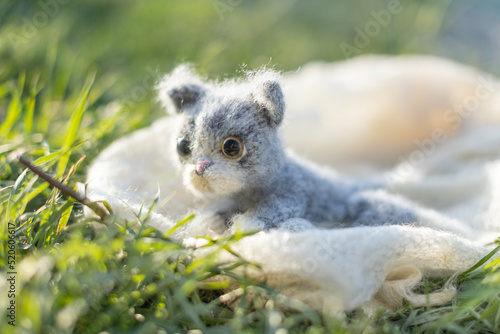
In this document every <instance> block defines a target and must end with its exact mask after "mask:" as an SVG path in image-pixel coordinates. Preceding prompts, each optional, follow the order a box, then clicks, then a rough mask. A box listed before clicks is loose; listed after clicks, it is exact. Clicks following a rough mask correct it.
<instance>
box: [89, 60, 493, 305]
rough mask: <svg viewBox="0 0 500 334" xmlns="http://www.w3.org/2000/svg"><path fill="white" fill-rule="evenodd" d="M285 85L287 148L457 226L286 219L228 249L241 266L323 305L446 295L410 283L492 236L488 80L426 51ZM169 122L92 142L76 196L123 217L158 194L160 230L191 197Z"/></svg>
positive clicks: (314, 72)
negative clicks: (173, 153)
mask: <svg viewBox="0 0 500 334" xmlns="http://www.w3.org/2000/svg"><path fill="white" fill-rule="evenodd" d="M285 85H286V86H285V96H286V99H287V107H288V109H287V113H288V114H287V119H286V122H285V125H284V130H283V135H284V138H285V141H286V143H287V144H288V146H289V147H291V148H292V149H294V150H295V151H296V152H298V153H299V154H300V155H303V156H306V157H308V158H309V159H311V160H314V161H316V162H319V163H322V164H324V165H330V166H331V167H332V168H336V169H338V170H340V171H341V172H343V173H345V174H346V175H348V176H349V177H357V178H359V179H360V182H364V181H363V180H366V179H370V180H373V179H377V180H385V182H386V184H387V189H388V190H389V191H391V192H393V193H397V194H400V195H402V196H405V197H408V198H409V199H411V200H413V201H415V202H417V203H419V204H421V205H423V206H425V207H427V208H429V209H432V210H436V211H437V212H439V213H440V214H444V215H447V216H449V217H452V218H455V219H457V220H458V221H459V222H460V223H459V222H457V224H463V225H462V226H456V227H454V228H453V229H452V230H448V231H447V230H443V227H442V226H432V225H429V226H425V227H417V226H373V227H354V228H345V229H326V228H319V227H313V226H310V225H309V224H307V222H305V221H303V220H292V221H289V222H287V223H286V224H284V227H283V228H281V229H279V230H272V231H269V232H259V233H257V234H254V235H251V236H248V237H245V238H243V239H242V240H240V241H238V242H237V243H235V244H234V245H233V246H232V248H233V250H234V251H236V252H237V253H239V254H240V255H241V256H242V257H243V258H245V259H246V260H248V261H250V262H253V263H256V264H258V265H259V266H260V267H261V269H259V270H248V271H247V274H248V275H252V276H254V277H256V278H260V279H263V280H266V281H267V283H268V284H271V285H273V286H275V287H276V288H279V289H281V291H282V292H283V293H285V294H288V295H290V296H293V297H296V298H298V299H300V300H302V301H304V302H306V303H308V304H309V305H311V306H312V307H314V308H316V309H319V310H324V311H328V312H339V311H348V310H353V309H356V308H359V307H364V308H365V309H368V310H370V309H373V307H376V306H385V307H388V308H396V307H398V306H399V305H401V304H402V301H403V300H404V299H405V300H408V301H409V302H411V303H412V304H413V305H415V306H421V305H427V304H429V303H430V304H442V303H445V302H448V301H449V300H450V299H451V298H452V297H453V295H454V293H455V290H454V288H453V285H452V284H447V285H445V287H444V288H442V289H440V290H438V291H434V292H432V293H431V294H430V295H428V296H425V295H420V294H418V293H416V292H415V291H416V288H418V287H419V285H420V284H421V283H422V280H423V279H424V278H425V277H439V278H446V277H453V275H456V274H457V273H459V272H462V271H464V270H466V269H468V268H469V267H471V266H472V265H474V264H475V263H476V262H477V261H478V260H480V259H481V258H482V257H484V256H485V255H486V254H487V253H488V252H489V251H491V250H492V249H493V247H494V246H493V242H494V241H495V239H496V238H498V237H499V236H500V125H499V122H498V121H499V119H500V110H499V109H500V94H499V93H498V89H499V88H500V86H499V85H498V82H497V80H496V79H495V78H493V77H491V76H490V75H487V74H484V73H481V72H479V71H477V70H474V69H472V68H468V67H465V66H463V65H459V64H456V63H453V62H451V61H448V60H443V59H438V58H433V57H423V56H413V57H385V56H365V57H360V58H356V59H353V60H350V61H346V62H341V63H337V64H326V63H313V64H308V65H306V66H304V68H302V69H301V70H300V71H298V72H296V73H289V74H286V75H285ZM173 117H175V116H169V117H165V118H162V119H159V120H158V121H156V122H155V123H154V124H153V125H151V126H150V127H148V128H145V129H142V130H139V131H137V132H135V133H133V134H131V135H129V136H127V137H125V138H122V139H119V140H117V141H116V142H114V143H113V144H112V145H110V146H109V147H108V148H107V149H106V150H104V151H103V152H102V153H101V154H100V155H99V156H98V157H97V158H96V160H95V161H94V163H93V164H92V166H91V168H90V169H89V171H88V184H87V195H88V196H89V197H90V198H91V199H92V200H106V201H107V202H108V203H109V204H110V205H111V207H112V208H113V211H114V214H115V215H116V216H118V217H120V218H122V219H126V220H129V221H135V220H136V217H137V215H138V213H139V212H140V211H141V210H142V212H143V213H144V212H145V211H147V210H145V209H144V208H145V207H146V208H147V207H148V205H149V204H150V203H151V202H152V201H153V199H154V198H155V196H156V195H157V194H158V190H160V194H161V195H160V199H159V203H163V204H162V206H161V207H156V208H155V210H154V211H153V212H152V213H151V216H150V219H149V223H150V224H151V225H152V226H154V227H156V228H158V229H160V230H162V231H167V230H169V229H170V228H171V227H172V226H174V225H175V223H176V222H177V221H178V220H179V219H181V218H183V217H184V216H186V214H187V213H188V212H195V213H196V209H197V207H198V206H199V204H200V203H199V202H198V200H197V199H195V198H194V197H193V196H192V195H191V194H190V193H188V192H187V191H186V189H185V188H184V186H183V185H182V180H181V178H180V177H179V173H178V171H177V170H176V169H175V167H174V164H173V163H172V157H169V156H168V153H167V152H170V151H169V150H168V149H167V147H168V146H169V145H171V143H170V141H171V136H170V132H171V131H170V130H169V127H170V126H172V124H174V123H175V122H172V118H173ZM241 219H244V216H243V218H241ZM200 221H202V220H197V221H196V223H193V224H189V223H188V224H187V226H185V227H183V228H182V229H180V230H179V231H178V232H177V233H176V234H175V235H173V237H174V238H176V239H177V240H179V241H180V242H183V243H184V244H186V245H196V244H197V239H194V238H193V237H197V236H201V235H209V236H211V237H217V234H216V232H214V231H212V230H210V229H209V227H207V226H204V224H201V223H200ZM416 223H418V222H416ZM415 225H418V224H415ZM471 229H472V231H473V232H474V233H460V231H461V230H463V231H467V230H471ZM231 260H232V256H231V255H230V254H227V255H225V256H221V258H220V261H231Z"/></svg>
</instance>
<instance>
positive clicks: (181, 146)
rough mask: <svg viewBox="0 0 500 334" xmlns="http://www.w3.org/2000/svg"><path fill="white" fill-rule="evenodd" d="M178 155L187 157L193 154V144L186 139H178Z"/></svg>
mask: <svg viewBox="0 0 500 334" xmlns="http://www.w3.org/2000/svg"><path fill="white" fill-rule="evenodd" d="M177 153H179V155H180V156H183V157H187V156H188V155H190V154H191V142H190V141H189V140H187V139H186V138H179V139H177Z"/></svg>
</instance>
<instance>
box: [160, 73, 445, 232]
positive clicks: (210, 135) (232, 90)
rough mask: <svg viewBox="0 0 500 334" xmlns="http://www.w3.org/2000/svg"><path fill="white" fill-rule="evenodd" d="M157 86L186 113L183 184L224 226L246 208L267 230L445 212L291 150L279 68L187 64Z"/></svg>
mask: <svg viewBox="0 0 500 334" xmlns="http://www.w3.org/2000/svg"><path fill="white" fill-rule="evenodd" d="M158 88H159V93H160V100H161V101H162V102H163V104H164V105H165V106H166V107H167V109H168V110H169V111H170V112H172V113H178V114H180V117H181V124H180V125H179V128H178V129H177V133H175V134H174V136H175V141H174V142H175V145H176V148H175V149H176V155H177V158H178V160H179V161H180V165H181V169H182V174H183V180H184V184H185V186H186V187H187V188H188V189H189V190H190V191H191V192H192V193H193V194H195V195H197V196H200V197H203V198H205V199H206V200H207V202H209V204H211V206H210V209H209V210H211V211H212V212H213V213H214V215H215V216H216V220H217V221H219V222H220V224H221V225H223V227H222V228H227V227H228V226H230V225H232V224H233V223H234V222H235V220H237V219H236V218H238V217H242V216H243V217H244V218H245V220H246V221H247V222H251V223H250V225H249V226H250V227H254V228H259V229H264V230H268V229H272V228H280V227H281V226H282V225H283V224H286V222H287V221H290V220H293V221H297V219H299V220H298V221H303V222H304V224H305V225H304V226H306V225H307V224H310V223H312V224H314V225H322V226H325V225H326V226H330V227H348V226H359V225H383V224H409V223H421V222H422V221H426V220H427V221H428V220H434V221H436V220H440V219H441V217H435V214H434V213H433V212H432V211H430V210H425V209H423V208H419V207H418V206H417V205H415V204H413V203H411V202H409V201H407V200H405V199H403V198H400V197H397V196H394V195H391V194H389V193H387V192H385V191H384V190H382V189H376V187H375V186H373V185H366V184H361V183H356V182H352V181H348V180H346V179H345V178H344V177H341V176H340V175H338V174H336V173H335V172H333V171H331V170H327V169H322V168H320V167H318V166H316V165H314V164H312V163H310V162H307V161H304V160H302V159H300V158H298V157H297V156H295V155H294V154H293V153H291V152H289V151H287V150H285V148H284V146H283V142H282V140H281V138H280V135H279V131H278V130H279V128H280V125H281V124H282V122H283V116H284V113H285V99H284V96H283V92H282V89H281V77H280V75H279V74H278V73H276V72H275V71H272V70H261V71H257V72H253V73H250V74H247V76H246V77H245V78H244V79H241V80H227V81H225V82H222V83H214V82H204V81H202V80H201V79H200V78H199V77H198V76H197V75H196V74H195V73H194V72H193V71H192V70H191V69H190V68H189V67H187V66H185V65H181V66H179V67H178V68H177V69H175V71H174V72H173V73H172V74H171V75H168V76H166V77H165V79H164V80H163V81H162V82H161V83H160V85H159V87H158ZM311 135H314V134H311ZM325 154H328V152H325ZM438 216H439V215H438ZM199 223H200V224H202V223H203V222H199ZM438 224H442V225H443V227H444V228H449V227H450V224H453V223H452V222H450V221H449V220H448V221H446V220H442V222H441V223H438ZM303 228H307V227H303ZM297 229H299V230H300V229H301V228H300V227H299V228H297Z"/></svg>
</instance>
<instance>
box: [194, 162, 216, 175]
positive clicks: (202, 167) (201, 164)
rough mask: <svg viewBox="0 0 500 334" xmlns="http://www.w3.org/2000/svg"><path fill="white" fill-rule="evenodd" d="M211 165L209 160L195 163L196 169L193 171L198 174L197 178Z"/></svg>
mask: <svg viewBox="0 0 500 334" xmlns="http://www.w3.org/2000/svg"><path fill="white" fill-rule="evenodd" d="M213 164H214V163H213V162H212V160H210V159H201V160H198V162H197V163H196V169H195V172H196V174H198V175H199V176H202V175H203V173H204V172H205V170H206V169H207V168H208V167H210V166H212V165H213Z"/></svg>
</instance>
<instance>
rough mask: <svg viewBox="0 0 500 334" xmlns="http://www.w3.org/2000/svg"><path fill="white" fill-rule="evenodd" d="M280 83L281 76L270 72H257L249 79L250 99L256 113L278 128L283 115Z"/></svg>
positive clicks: (283, 103) (283, 106)
mask: <svg viewBox="0 0 500 334" xmlns="http://www.w3.org/2000/svg"><path fill="white" fill-rule="evenodd" d="M281 82H282V79H281V76H280V75H279V74H278V73H277V72H275V71H271V70H266V71H259V72H257V73H255V74H254V75H253V78H252V79H251V84H252V85H253V89H252V98H253V100H254V102H255V103H256V104H257V107H258V109H257V112H258V113H259V114H261V115H262V116H263V117H264V118H265V119H266V121H267V122H268V124H269V125H270V126H272V127H276V126H278V125H279V124H280V123H281V122H282V121H283V117H284V114H285V98H284V96H283V91H282V89H281Z"/></svg>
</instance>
